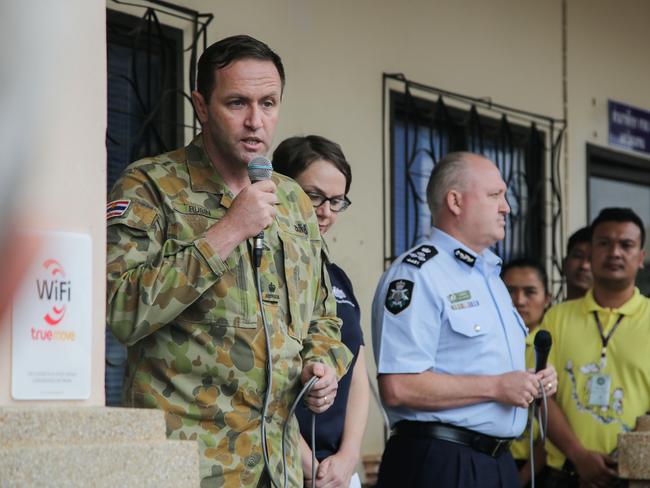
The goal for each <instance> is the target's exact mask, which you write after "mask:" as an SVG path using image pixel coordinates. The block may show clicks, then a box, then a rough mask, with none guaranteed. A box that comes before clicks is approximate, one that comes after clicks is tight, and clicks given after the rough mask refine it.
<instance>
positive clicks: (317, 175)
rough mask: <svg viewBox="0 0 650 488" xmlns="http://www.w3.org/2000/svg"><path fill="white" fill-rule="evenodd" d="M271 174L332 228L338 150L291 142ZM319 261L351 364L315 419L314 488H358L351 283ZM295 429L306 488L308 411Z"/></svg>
mask: <svg viewBox="0 0 650 488" xmlns="http://www.w3.org/2000/svg"><path fill="white" fill-rule="evenodd" d="M273 169H274V170H275V171H277V172H278V173H281V174H284V175H286V176H289V177H291V178H293V179H295V180H296V181H297V182H298V184H299V185H300V186H301V187H302V189H303V190H304V191H305V193H306V194H307V195H308V196H309V198H310V199H311V201H312V204H313V205H314V211H315V212H316V217H317V219H318V227H319V228H320V232H321V235H324V234H326V233H327V231H328V230H329V229H330V228H331V227H332V225H334V223H335V222H336V219H337V218H338V214H339V213H340V212H343V211H344V210H345V209H346V208H348V207H349V206H350V203H351V202H350V200H349V199H348V197H347V193H348V191H349V190H350V183H351V181H352V172H351V169H350V165H349V164H348V162H347V161H346V159H345V156H344V155H343V151H341V147H340V146H339V145H338V144H336V143H335V142H332V141H330V140H328V139H325V138H324V137H320V136H315V135H311V136H306V137H291V138H289V139H286V140H284V141H282V142H281V143H280V145H279V146H278V147H277V149H276V150H275V152H274V153H273ZM323 248H324V249H325V251H324V257H323V258H324V260H325V265H326V268H327V271H328V273H329V277H330V281H331V282H332V290H333V294H334V297H335V298H336V312H337V316H338V317H339V318H340V319H341V321H342V326H341V339H342V341H343V343H344V344H345V345H346V346H347V347H348V348H349V349H350V350H351V351H352V353H353V354H354V359H353V361H352V364H351V365H350V368H349V369H348V372H347V374H346V375H345V376H344V377H343V378H341V381H339V386H338V391H337V394H336V398H335V400H334V403H333V405H332V406H331V407H330V408H329V409H328V410H327V411H326V412H324V413H322V414H320V415H318V416H317V418H316V460H317V466H316V484H317V485H318V488H348V487H351V488H352V487H355V488H357V487H358V488H360V487H361V483H360V481H359V476H358V475H357V474H356V473H355V468H356V465H357V462H358V461H359V455H360V451H361V440H362V438H363V434H364V431H365V428H366V421H367V419H368V398H369V387H368V380H367V377H366V364H365V359H364V354H363V335H362V332H361V324H360V313H359V304H358V303H357V300H356V298H355V297H354V293H353V291H352V284H351V283H350V280H349V278H348V277H347V275H346V274H345V273H344V272H343V270H342V269H341V268H339V267H338V266H337V265H335V264H334V263H332V262H331V261H330V259H329V256H328V255H327V251H326V246H325V244H324V245H323ZM296 416H297V417H298V422H299V424H300V432H301V434H302V439H301V451H300V452H301V456H302V468H303V472H304V477H305V486H306V487H310V486H311V470H312V465H311V458H312V453H311V449H310V447H309V446H310V445H311V412H310V410H308V409H307V408H305V407H303V406H301V407H300V408H299V409H298V410H297V411H296Z"/></svg>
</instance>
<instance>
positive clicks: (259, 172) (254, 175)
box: [248, 156, 273, 268]
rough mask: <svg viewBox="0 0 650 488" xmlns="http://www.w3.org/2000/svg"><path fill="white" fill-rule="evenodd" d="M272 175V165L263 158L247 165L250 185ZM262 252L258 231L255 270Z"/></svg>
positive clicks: (253, 160)
mask: <svg viewBox="0 0 650 488" xmlns="http://www.w3.org/2000/svg"><path fill="white" fill-rule="evenodd" d="M272 174H273V165H272V164H271V161H269V160H268V159H267V158H265V157H264V156H257V157H254V158H253V159H251V161H250V162H249V163H248V178H249V179H250V180H251V183H257V182H258V181H264V180H270V179H271V175H272ZM263 250H264V231H263V230H262V231H260V233H259V234H257V235H256V236H255V240H254V241H253V262H254V264H255V267H256V268H259V266H260V263H261V262H262V251H263Z"/></svg>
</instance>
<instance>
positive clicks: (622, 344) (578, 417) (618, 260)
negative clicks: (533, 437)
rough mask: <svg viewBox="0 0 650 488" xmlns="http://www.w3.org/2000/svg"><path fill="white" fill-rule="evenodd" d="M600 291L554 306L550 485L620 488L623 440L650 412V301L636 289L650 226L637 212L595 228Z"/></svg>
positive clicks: (548, 323)
mask: <svg viewBox="0 0 650 488" xmlns="http://www.w3.org/2000/svg"><path fill="white" fill-rule="evenodd" d="M591 233H592V235H591V267H592V272H593V277H594V284H593V288H592V289H591V290H589V291H588V292H587V294H586V296H585V297H583V298H580V299H577V300H570V301H568V302H564V303H562V304H559V305H557V306H555V307H553V308H551V309H550V310H549V311H548V312H547V313H546V316H545V318H544V322H543V325H542V328H545V329H547V330H548V331H549V332H550V333H551V335H552V336H553V347H552V348H551V353H550V356H549V362H550V363H551V364H553V365H554V366H555V367H556V369H557V372H558V382H559V384H558V389H557V395H556V397H555V399H554V400H552V399H551V400H549V424H548V435H549V438H550V439H551V441H552V442H553V444H554V445H555V446H558V447H559V449H556V448H554V447H553V446H550V447H549V448H548V451H549V452H548V459H547V463H548V466H549V467H550V473H549V476H550V480H549V481H550V482H551V483H554V484H551V485H548V486H562V487H564V486H566V487H570V486H576V487H577V486H578V484H580V486H596V487H601V486H602V487H611V486H616V475H617V472H616V459H615V456H612V452H613V451H614V450H615V449H616V442H617V435H618V434H619V433H620V432H629V431H631V430H633V429H634V427H635V423H636V419H637V417H638V416H640V415H643V414H645V413H646V412H647V411H648V410H649V409H650V357H649V356H648V346H649V345H650V299H648V298H646V297H644V296H643V295H641V294H640V292H639V290H638V288H636V287H635V286H634V282H635V278H636V275H637V272H638V270H639V269H640V268H642V267H643V260H644V257H645V252H644V251H643V245H644V242H645V228H644V226H643V222H642V221H641V219H640V218H639V217H638V215H636V214H635V213H634V212H633V211H632V210H631V209H627V208H606V209H604V210H603V211H602V212H601V213H600V214H599V215H598V217H596V219H595V220H594V222H593V223H592V225H591Z"/></svg>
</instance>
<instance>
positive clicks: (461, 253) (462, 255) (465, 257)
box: [454, 247, 476, 266]
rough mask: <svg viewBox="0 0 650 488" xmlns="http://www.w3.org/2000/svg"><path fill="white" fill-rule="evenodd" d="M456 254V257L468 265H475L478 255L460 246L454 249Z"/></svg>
mask: <svg viewBox="0 0 650 488" xmlns="http://www.w3.org/2000/svg"><path fill="white" fill-rule="evenodd" d="M454 256H456V259H458V260H460V261H462V262H463V263H465V264H466V265H468V266H474V263H475V262H476V257H474V256H472V255H471V254H470V253H468V252H467V251H465V249H461V248H460V247H459V248H458V249H454Z"/></svg>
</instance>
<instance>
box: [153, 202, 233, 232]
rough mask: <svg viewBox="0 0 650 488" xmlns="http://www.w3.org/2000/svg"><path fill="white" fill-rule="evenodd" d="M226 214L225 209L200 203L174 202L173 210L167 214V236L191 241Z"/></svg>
mask: <svg viewBox="0 0 650 488" xmlns="http://www.w3.org/2000/svg"><path fill="white" fill-rule="evenodd" d="M224 215H225V209H223V208H218V209H209V208H207V207H204V206H201V205H198V204H189V203H178V202H177V203H174V204H173V212H170V214H169V215H167V222H168V224H167V229H166V230H167V236H168V237H169V238H172V239H178V240H179V241H183V242H191V241H193V240H194V239H196V238H197V236H200V235H202V234H204V233H205V232H206V231H207V230H208V229H209V228H210V227H212V226H213V225H214V224H215V223H216V222H217V221H218V220H219V219H221V218H222V217H223V216H224Z"/></svg>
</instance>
